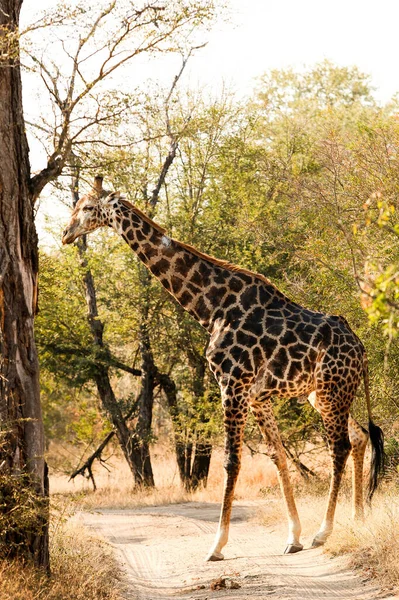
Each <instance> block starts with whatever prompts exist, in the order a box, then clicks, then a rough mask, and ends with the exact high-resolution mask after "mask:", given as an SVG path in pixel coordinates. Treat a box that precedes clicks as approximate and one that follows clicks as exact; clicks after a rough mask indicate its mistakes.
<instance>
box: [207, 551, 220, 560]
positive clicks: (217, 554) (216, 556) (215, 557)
mask: <svg viewBox="0 0 399 600" xmlns="http://www.w3.org/2000/svg"><path fill="white" fill-rule="evenodd" d="M223 559H224V556H223V554H222V553H221V552H211V553H210V554H208V556H207V557H206V559H205V561H206V562H216V561H217V560H223Z"/></svg>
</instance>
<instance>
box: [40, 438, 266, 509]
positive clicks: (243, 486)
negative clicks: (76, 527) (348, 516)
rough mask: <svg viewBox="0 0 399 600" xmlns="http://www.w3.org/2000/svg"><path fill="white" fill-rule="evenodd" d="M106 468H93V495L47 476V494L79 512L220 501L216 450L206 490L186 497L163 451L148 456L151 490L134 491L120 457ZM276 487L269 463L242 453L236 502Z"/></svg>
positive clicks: (81, 483)
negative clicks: (69, 504) (67, 502)
mask: <svg viewBox="0 0 399 600" xmlns="http://www.w3.org/2000/svg"><path fill="white" fill-rule="evenodd" d="M110 465H111V466H112V468H111V470H110V472H108V471H106V470H105V469H104V468H103V467H99V466H97V467H96V470H95V480H96V484H97V486H98V489H97V491H96V492H93V488H92V485H91V483H90V482H89V481H87V480H85V479H83V478H82V477H80V478H79V479H77V480H76V482H74V481H71V482H68V478H67V477H66V476H61V475H53V476H51V479H50V487H51V492H52V494H53V496H55V497H58V498H60V497H61V498H63V499H64V500H68V499H69V500H70V501H71V503H72V504H74V505H75V506H77V507H78V508H81V509H94V508H135V507H138V506H150V505H162V504H174V503H176V502H189V501H197V502H220V500H221V497H222V491H223V477H224V469H223V452H222V450H220V449H216V450H215V451H214V452H213V455H212V460H211V466H210V472H209V482H208V486H207V488H206V489H203V488H201V489H198V490H197V491H196V492H194V493H188V492H186V491H185V490H184V489H183V488H182V487H181V486H180V479H179V474H178V471H177V467H176V460H175V458H174V455H173V453H172V452H170V451H167V450H166V449H165V448H164V447H155V449H154V451H153V452H152V465H153V469H154V478H155V483H156V489H155V490H151V491H147V492H146V491H141V492H140V491H134V490H133V480H132V475H131V472H130V470H129V468H128V466H127V464H126V462H125V460H124V459H123V458H121V457H120V456H118V455H116V456H115V457H113V458H112V459H111V461H110ZM276 484H277V475H276V472H275V469H274V466H273V465H272V463H271V462H270V461H269V460H268V459H267V458H266V457H265V456H260V455H256V456H254V457H251V455H250V453H249V452H244V455H243V462H242V469H241V473H240V478H239V481H238V483H237V488H236V493H235V497H236V499H238V500H255V499H256V498H259V497H262V492H263V491H264V490H265V489H267V488H269V487H272V488H273V487H274V486H276Z"/></svg>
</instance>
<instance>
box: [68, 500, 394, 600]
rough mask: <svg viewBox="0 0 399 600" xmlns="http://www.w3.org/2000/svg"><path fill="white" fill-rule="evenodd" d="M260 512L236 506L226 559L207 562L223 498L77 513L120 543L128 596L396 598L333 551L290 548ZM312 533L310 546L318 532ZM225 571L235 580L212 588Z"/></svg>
mask: <svg viewBox="0 0 399 600" xmlns="http://www.w3.org/2000/svg"><path fill="white" fill-rule="evenodd" d="M254 512H255V507H254V506H250V505H245V504H243V503H242V504H238V505H236V506H235V507H234V509H233V518H232V526H231V531H230V540H229V543H228V545H227V546H226V548H225V550H224V555H225V560H224V561H222V562H216V563H206V562H204V557H205V556H206V554H207V551H208V550H209V548H210V546H211V544H212V541H213V537H214V534H215V531H216V525H217V521H218V516H219V506H218V505H216V504H207V503H188V504H175V505H169V506H161V507H146V508H140V509H136V510H101V511H99V512H93V513H90V514H89V513H80V515H79V516H78V517H77V518H78V519H79V520H80V521H81V522H82V523H83V524H84V525H85V526H86V527H88V528H89V529H91V530H94V531H95V532H96V533H98V534H100V535H101V536H103V537H104V538H105V539H106V540H108V541H109V542H110V543H111V544H112V545H113V546H114V548H115V550H116V553H117V555H118V556H119V558H120V562H121V564H122V568H123V571H124V573H125V580H126V583H127V591H126V594H125V596H126V599H128V600H167V599H169V598H180V599H181V600H216V599H220V600H226V599H229V600H233V599H234V600H249V599H250V598H257V599H258V600H260V599H263V598H265V599H266V598H267V599H268V600H269V599H273V600H305V599H308V598H309V599H314V600H321V599H325V600H332V599H336V600H375V599H377V598H378V599H380V598H393V596H390V595H388V596H387V595H384V594H383V593H381V592H380V591H379V590H378V589H377V588H376V587H375V586H373V585H372V584H369V583H365V582H362V580H361V578H360V576H359V575H355V574H354V573H353V572H351V571H349V570H348V569H347V568H345V566H344V562H343V561H341V560H337V559H331V558H328V557H327V556H326V555H325V554H323V552H322V550H321V549H314V550H303V551H302V552H299V553H298V554H292V555H288V556H284V555H282V554H281V552H282V550H283V548H284V542H285V540H284V534H285V531H284V527H282V526H281V525H278V526H276V527H275V528H273V527H263V526H261V525H259V524H257V522H256V519H255V518H254ZM304 541H305V543H306V544H307V546H305V548H306V547H309V544H310V541H311V540H310V539H308V540H306V539H305V540H304ZM218 578H222V579H223V580H224V584H225V585H226V586H227V587H226V588H222V589H211V582H212V581H214V580H217V579H218ZM222 585H223V583H222ZM231 586H233V589H232V588H231ZM238 586H239V587H238ZM213 587H214V586H213ZM234 588H236V589H234Z"/></svg>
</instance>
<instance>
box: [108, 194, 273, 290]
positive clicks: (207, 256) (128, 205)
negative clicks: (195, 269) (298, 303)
mask: <svg viewBox="0 0 399 600" xmlns="http://www.w3.org/2000/svg"><path fill="white" fill-rule="evenodd" d="M119 201H120V202H121V204H123V205H124V206H126V208H129V209H130V210H132V211H133V212H135V213H136V214H137V215H139V217H140V218H141V219H143V221H145V222H146V223H148V224H149V225H151V226H152V227H154V229H156V230H157V231H159V232H160V233H162V234H165V233H166V229H165V228H164V227H161V225H159V224H158V223H156V222H155V221H153V220H152V219H150V217H148V216H147V215H146V214H145V213H143V211H141V210H140V209H139V208H137V206H134V205H133V204H132V203H131V202H129V201H128V200H126V198H125V196H122V195H121V196H120V197H119ZM173 241H174V242H176V243H177V244H179V246H181V247H182V248H184V249H185V250H188V251H189V252H191V253H192V254H194V255H195V256H198V258H202V259H204V260H206V261H207V262H209V263H211V264H213V265H216V266H218V267H222V268H223V269H226V270H227V271H232V272H233V273H244V275H250V276H251V277H256V278H257V279H260V280H261V281H263V282H264V283H266V284H267V285H270V286H272V287H273V288H274V289H276V290H277V288H276V286H275V285H274V284H273V283H272V282H271V281H270V279H268V278H267V277H265V276H264V275H261V274H260V273H255V272H254V271H250V270H249V269H244V268H242V267H239V266H238V265H234V264H232V263H230V262H229V261H227V260H222V259H220V258H215V257H214V256H211V255H210V254H205V252H201V251H200V250H198V249H197V248H195V247H194V246H191V245H190V244H186V243H185V242H181V241H180V240H175V239H174V240H173ZM278 291H279V290H278ZM280 293H281V292H280Z"/></svg>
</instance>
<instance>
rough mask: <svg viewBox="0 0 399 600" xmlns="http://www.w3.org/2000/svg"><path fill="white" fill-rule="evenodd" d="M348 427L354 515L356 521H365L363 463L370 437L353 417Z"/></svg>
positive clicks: (350, 418)
mask: <svg viewBox="0 0 399 600" xmlns="http://www.w3.org/2000/svg"><path fill="white" fill-rule="evenodd" d="M348 427H349V439H350V443H351V447H352V452H351V454H352V500H353V505H352V515H353V518H354V519H363V517H364V505H363V462H364V453H365V451H366V446H367V440H368V435H367V432H366V431H365V430H364V429H363V427H361V425H359V423H358V422H357V421H355V419H354V418H353V417H351V416H349V422H348Z"/></svg>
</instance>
